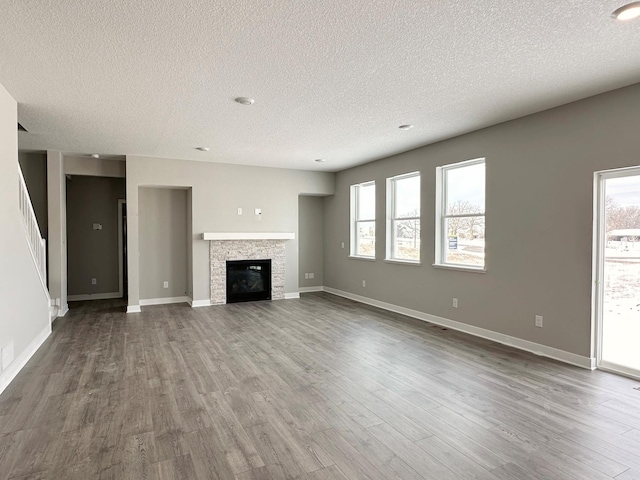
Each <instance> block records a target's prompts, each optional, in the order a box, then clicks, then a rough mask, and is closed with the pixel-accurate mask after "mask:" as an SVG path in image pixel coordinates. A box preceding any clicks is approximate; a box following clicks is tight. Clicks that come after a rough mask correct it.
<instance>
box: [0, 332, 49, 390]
mask: <svg viewBox="0 0 640 480" xmlns="http://www.w3.org/2000/svg"><path fill="white" fill-rule="evenodd" d="M50 334H51V324H50V323H48V324H47V326H46V327H45V328H44V329H43V330H42V331H40V333H39V334H38V335H37V336H36V338H34V339H33V340H32V341H31V343H30V344H29V345H28V346H27V348H25V349H24V350H23V352H22V353H21V354H20V355H18V357H17V358H15V359H14V360H13V362H12V363H11V364H10V365H9V368H7V369H6V370H5V371H4V372H3V373H2V374H1V375H0V393H2V392H4V389H5V388H7V387H8V386H9V384H10V383H11V382H12V381H13V379H14V378H16V375H18V373H20V370H22V369H23V368H24V366H25V365H26V364H27V362H28V361H29V359H30V358H31V357H33V354H34V353H36V352H37V351H38V349H39V348H40V346H41V345H42V344H43V343H44V341H45V340H46V339H47V338H48V337H49V335H50Z"/></svg>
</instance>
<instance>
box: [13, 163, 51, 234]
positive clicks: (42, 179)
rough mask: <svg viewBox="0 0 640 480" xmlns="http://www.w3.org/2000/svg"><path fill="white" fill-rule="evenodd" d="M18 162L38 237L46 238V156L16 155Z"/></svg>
mask: <svg viewBox="0 0 640 480" xmlns="http://www.w3.org/2000/svg"><path fill="white" fill-rule="evenodd" d="M18 161H19V162H20V168H21V169H22V176H23V177H24V182H25V183H26V184H27V190H28V191H29V197H31V205H32V206H33V213H35V214H36V220H38V227H39V228H40V235H42V238H44V239H45V240H46V238H47V224H48V218H47V217H48V212H47V154H46V153H25V152H19V153H18Z"/></svg>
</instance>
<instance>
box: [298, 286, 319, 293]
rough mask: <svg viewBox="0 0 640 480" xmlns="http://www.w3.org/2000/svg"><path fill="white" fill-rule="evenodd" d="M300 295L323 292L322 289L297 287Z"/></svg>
mask: <svg viewBox="0 0 640 480" xmlns="http://www.w3.org/2000/svg"><path fill="white" fill-rule="evenodd" d="M298 291H299V292H300V293H313V292H324V287H299V288H298Z"/></svg>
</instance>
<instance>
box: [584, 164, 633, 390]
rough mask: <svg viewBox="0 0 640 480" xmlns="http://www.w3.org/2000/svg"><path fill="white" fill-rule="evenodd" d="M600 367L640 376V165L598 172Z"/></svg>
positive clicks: (598, 352) (597, 271) (597, 267)
mask: <svg viewBox="0 0 640 480" xmlns="http://www.w3.org/2000/svg"><path fill="white" fill-rule="evenodd" d="M595 186H596V212H595V213H596V215H595V217H596V224H595V237H596V238H595V245H596V253H595V272H596V279H595V280H596V281H595V284H594V285H595V289H594V290H595V292H594V293H595V295H594V296H595V305H594V307H595V308H594V311H595V317H596V329H595V331H596V335H595V338H596V359H597V362H598V367H599V368H602V369H606V370H612V371H615V372H618V373H621V374H624V375H627V376H632V377H634V378H639V379H640V167H633V168H625V169H619V170H611V171H606V172H598V173H596V182H595Z"/></svg>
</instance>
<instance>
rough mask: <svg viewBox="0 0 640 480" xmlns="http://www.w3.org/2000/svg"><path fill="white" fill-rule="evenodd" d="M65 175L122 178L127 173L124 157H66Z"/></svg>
mask: <svg viewBox="0 0 640 480" xmlns="http://www.w3.org/2000/svg"><path fill="white" fill-rule="evenodd" d="M64 173H67V174H69V175H88V176H92V177H120V178H124V177H125V176H126V173H127V168H126V165H125V160H124V158H123V157H117V158H91V157H74V156H69V155H65V156H64Z"/></svg>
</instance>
